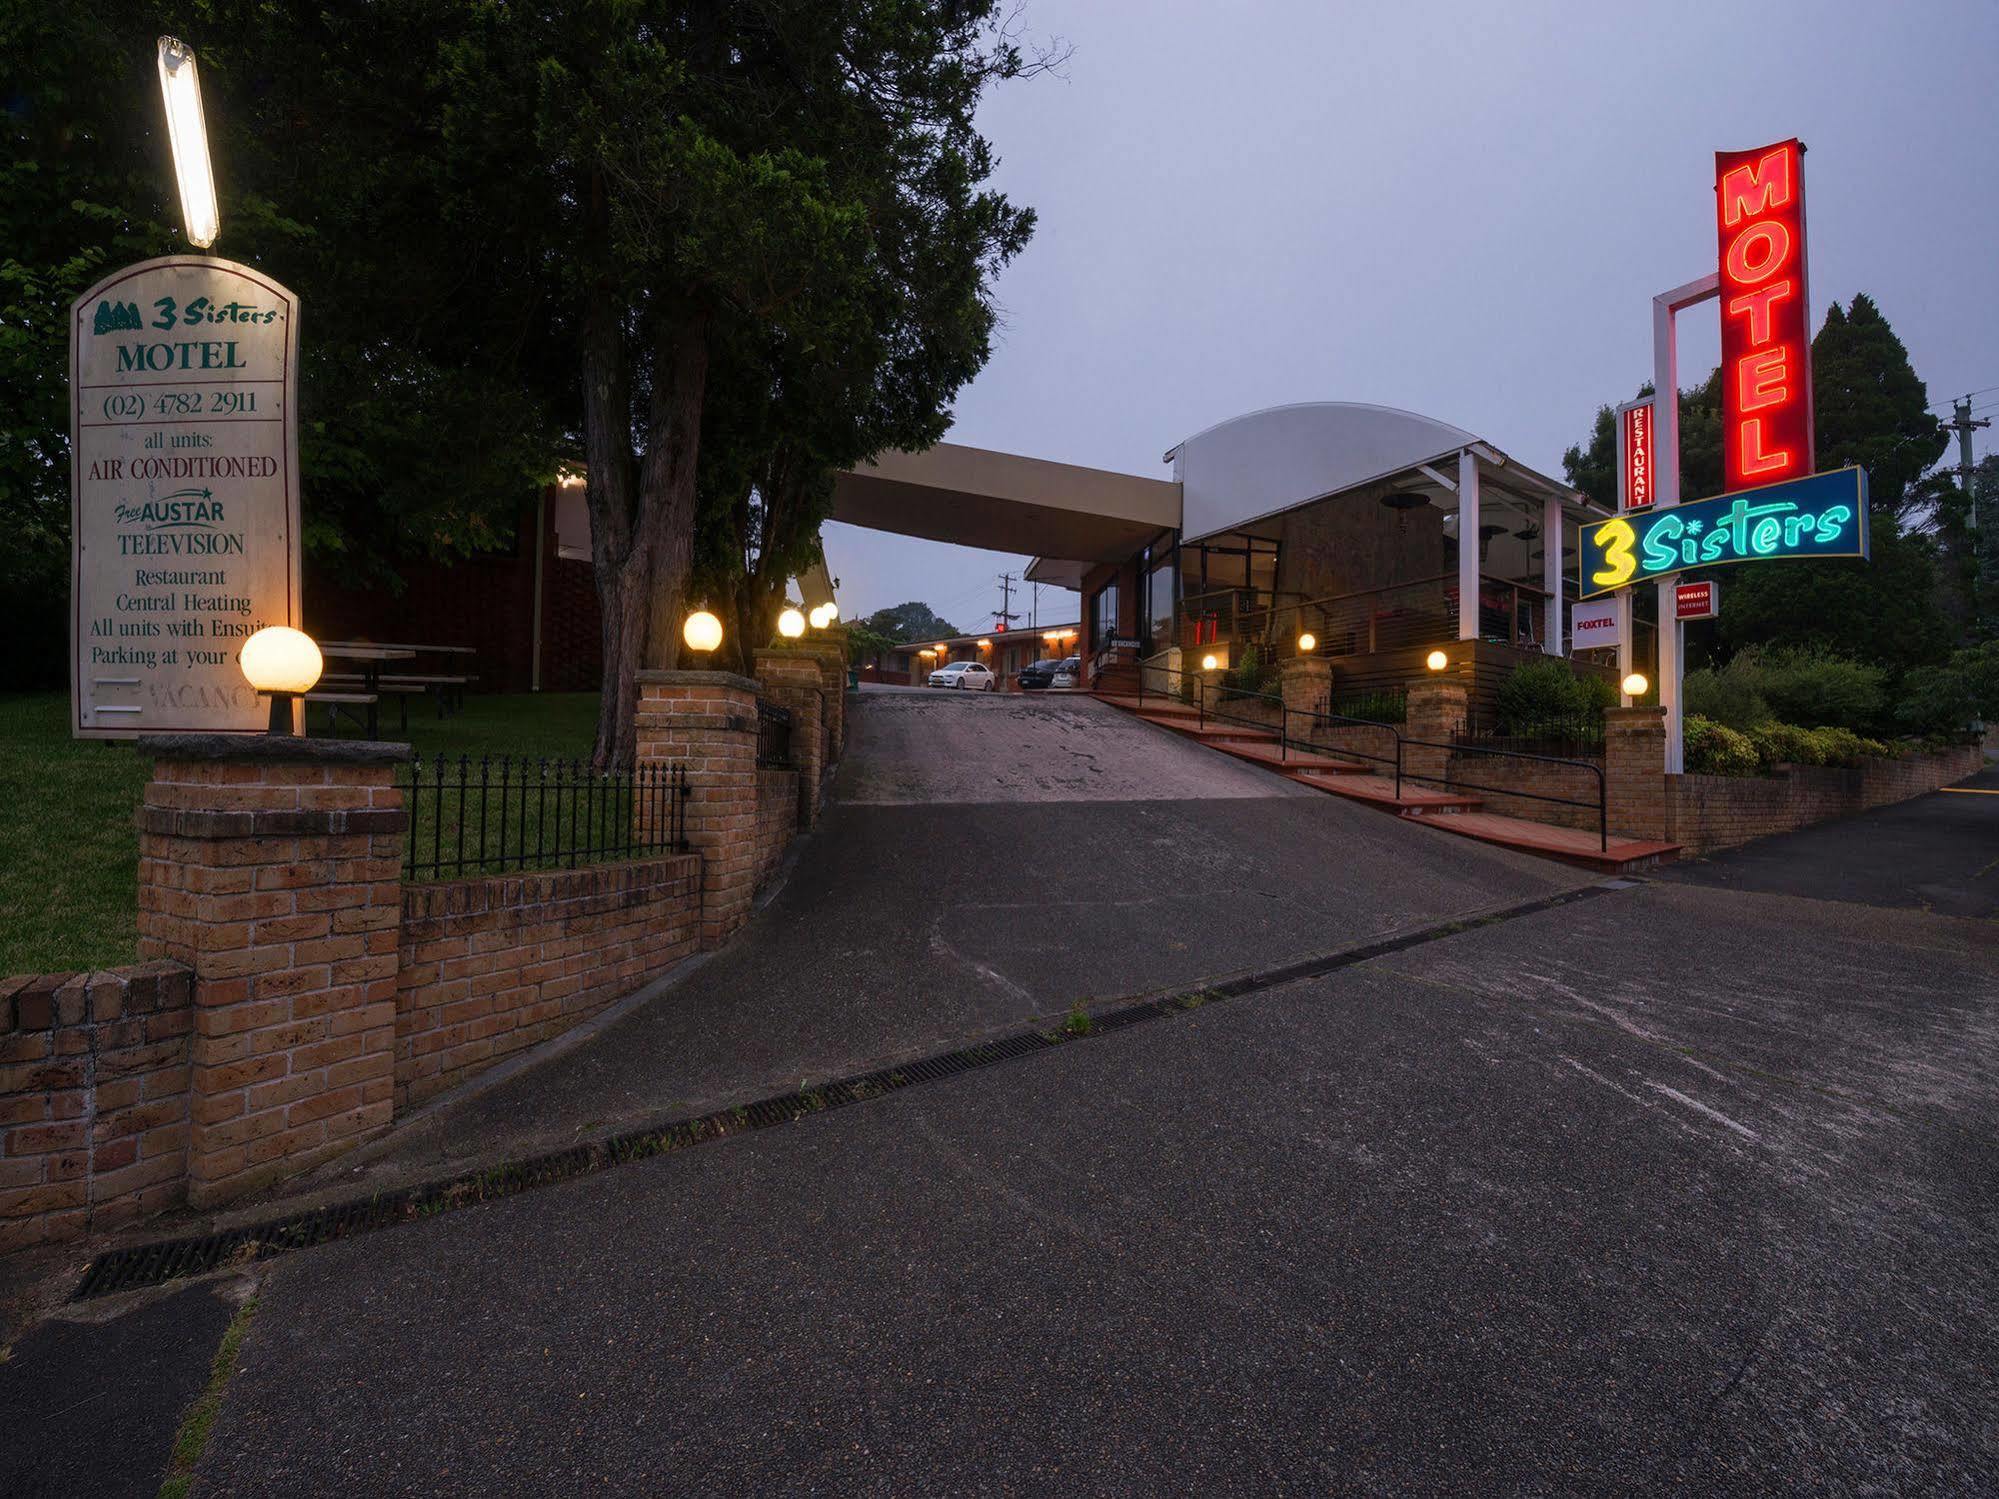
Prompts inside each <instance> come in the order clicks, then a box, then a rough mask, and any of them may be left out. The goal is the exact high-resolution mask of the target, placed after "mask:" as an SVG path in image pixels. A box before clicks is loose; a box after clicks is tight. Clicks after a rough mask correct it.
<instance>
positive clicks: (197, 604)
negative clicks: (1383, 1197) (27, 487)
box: [69, 255, 299, 739]
mask: <svg viewBox="0 0 1999 1499" xmlns="http://www.w3.org/2000/svg"><path fill="white" fill-rule="evenodd" d="M69 362H70V397H71V400H70V462H71V474H70V518H71V539H70V569H71V595H72V598H71V605H70V674H71V675H70V684H71V685H70V699H71V705H72V706H71V725H70V727H71V732H72V733H73V734H74V735H75V736H77V737H78V738H95V739H108V738H121V737H127V736H130V735H134V734H143V733H160V732H163V731H165V732H173V731H202V732H213V731H235V732H241V733H255V732H258V731H261V730H262V729H263V728H264V726H265V724H266V723H267V722H268V719H269V709H268V705H266V704H265V703H263V702H262V700H261V699H259V698H258V696H257V694H256V692H255V691H254V690H252V688H251V687H250V684H249V683H248V682H246V681H245V680H244V679H243V672H242V669H241V668H240V666H239V665H238V664H237V656H238V653H239V652H240V651H241V650H242V646H243V642H244V641H245V640H247V639H248V638H249V637H250V636H251V635H252V634H254V633H255V632H256V631H258V630H260V629H262V628H263V627H264V626H265V625H293V626H296V625H297V624H298V623H299V546H298V538H299V520H298V512H299V485H298V420H297V413H298V298H297V297H295V296H293V295H292V293H291V292H290V291H288V290H286V289H285V288H284V287H283V286H280V285H279V284H278V283H277V282H276V281H273V280H272V279H271V278H270V277H268V276H265V275H263V274H262V273H260V272H258V271H255V270H252V269H251V268H250V267H248V266H244V265H237V264H235V263H234V262H233V261H227V260H218V259H215V258H214V257H212V256H205V255H172V256H167V257H165V258H163V259H159V260H147V261H142V262H140V263H139V264H138V265H131V266H127V267H125V269H123V270H121V271H118V272H115V273H114V274H112V275H110V276H107V277H105V279H104V280H102V281H100V282H98V283H97V285H95V286H93V287H92V288H91V289H90V290H89V291H87V292H85V293H84V294H83V296H82V297H80V298H79V299H78V300H77V302H76V304H75V305H74V306H73V307H72V308H71V309H70V339H69Z"/></svg>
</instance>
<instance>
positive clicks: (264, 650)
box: [237, 625, 326, 735]
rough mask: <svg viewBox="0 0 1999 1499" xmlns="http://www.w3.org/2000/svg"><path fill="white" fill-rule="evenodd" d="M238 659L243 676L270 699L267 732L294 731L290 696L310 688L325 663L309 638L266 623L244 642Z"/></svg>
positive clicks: (301, 633)
mask: <svg viewBox="0 0 1999 1499" xmlns="http://www.w3.org/2000/svg"><path fill="white" fill-rule="evenodd" d="M237 662H238V664H239V665H240V666H241V667H242V668H243V679H244V680H245V681H246V682H248V683H249V684H250V685H251V686H252V687H254V688H256V689H257V693H258V695H259V696H260V697H265V696H267V697H269V698H270V700H271V723H270V732H271V733H273V734H280V735H289V734H291V733H293V732H294V730H293V729H292V699H293V698H295V697H298V696H300V695H301V694H303V693H307V692H310V691H312V689H313V685H314V684H315V683H316V682H318V681H319V674H320V672H321V670H323V669H324V667H325V665H326V663H325V662H324V661H323V660H322V659H321V657H320V654H319V647H318V646H317V645H315V644H313V640H312V637H311V636H310V635H308V634H306V633H305V631H303V630H294V629H292V628H291V627H290V626H288V625H267V626H265V628H263V629H261V630H259V631H258V632H257V633H256V634H254V635H252V636H251V637H250V638H249V639H248V640H246V641H244V642H243V653H242V654H241V655H240V656H239V657H237Z"/></svg>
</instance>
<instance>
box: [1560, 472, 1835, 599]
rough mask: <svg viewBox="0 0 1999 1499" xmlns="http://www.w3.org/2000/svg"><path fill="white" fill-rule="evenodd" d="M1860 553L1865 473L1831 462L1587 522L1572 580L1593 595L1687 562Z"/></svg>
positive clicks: (1693, 564)
mask: <svg viewBox="0 0 1999 1499" xmlns="http://www.w3.org/2000/svg"><path fill="white" fill-rule="evenodd" d="M1865 556H1867V474H1866V471H1865V470H1863V469H1858V468H1837V469H1833V470H1831V471H1830V472H1829V473H1823V474H1812V475H1810V476H1809V477H1807V478H1803V479H1787V480H1785V481H1784V482H1783V483H1781V484H1766V485H1764V486H1763V487H1762V488H1760V489H1746V490H1743V491H1741V492H1740V493H1737V494H1725V495H1722V496H1720V497H1719V498H1717V499H1712V500H1697V501H1695V502H1694V503H1693V504H1691V505H1675V506H1673V507H1672V508H1671V509H1667V510H1654V511H1652V512H1650V513H1649V514H1628V515H1621V516H1619V517H1618V518H1617V519H1615V520H1607V521H1603V522H1601V523H1599V524H1597V525H1594V526H1585V527H1584V528H1583V532H1582V546H1581V548H1580V558H1579V560H1578V567H1579V574H1580V575H1579V579H1578V581H1579V582H1580V583H1581V595H1582V597H1584V598H1593V597H1595V596H1596V595H1597V594H1601V593H1609V592H1611V591H1612V590H1614V589H1618V588H1625V587H1628V586H1629V585H1631V584H1633V583H1644V582H1648V581H1650V580H1651V579H1654V578H1664V577H1667V576H1669V575H1671V574H1673V573H1677V572H1681V571H1684V570H1685V569H1687V568H1690V567H1702V568H1706V567H1719V566H1721V565H1723V564H1725V563H1729V562H1768V561H1770V560H1772V559H1774V558H1779V557H1863V558H1864V557H1865Z"/></svg>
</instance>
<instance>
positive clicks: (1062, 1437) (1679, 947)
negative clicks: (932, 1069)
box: [202, 885, 1999, 1495]
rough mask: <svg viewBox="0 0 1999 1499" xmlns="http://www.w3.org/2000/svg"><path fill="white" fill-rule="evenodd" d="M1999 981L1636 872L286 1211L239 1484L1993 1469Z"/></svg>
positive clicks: (1885, 939) (1844, 920) (1968, 951)
mask: <svg viewBox="0 0 1999 1499" xmlns="http://www.w3.org/2000/svg"><path fill="white" fill-rule="evenodd" d="M1995 989H1999V942H1996V941H1995V934H1994V932H1993V930H1992V928H1991V927H1990V925H1989V924H1987V923H1980V922H1970V921H1961V920H1950V919H1943V918H1937V917H1931V916H1926V915H1923V914H1921V913H1917V912H1907V911H1895V910H1872V909H1863V908H1856V907H1851V906H1831V905H1827V904H1825V903H1822V902H1814V901H1806V900H1798V899H1795V898H1790V897H1776V896H1753V897H1747V898H1744V897H1740V896H1736V895H1732V894H1727V893H1720V892H1715V891H1711V890H1705V889H1699V888H1687V887H1676V886H1668V885H1642V886H1638V887H1635V888H1632V889H1629V890H1625V891H1620V892H1615V893H1612V894H1607V895H1603V896H1600V897H1597V898H1595V899H1592V900H1589V901H1587V902H1584V903H1582V904H1580V905H1577V906H1572V907H1567V908H1564V909H1563V910H1562V911H1560V912H1548V913H1544V914H1541V915H1536V916H1531V917H1525V918H1522V919H1519V920H1517V921H1514V922H1511V923H1509V924H1506V925H1503V926H1499V927H1495V928H1488V929H1485V930H1482V931H1479V932H1475V933H1470V934H1467V935H1463V936H1458V937H1452V938H1448V939H1445V940H1441V941H1437V942H1434V943H1431V944H1428V945H1425V946H1422V947H1419V948H1415V949H1412V950H1410V951H1407V952H1404V953H1401V954H1398V955H1396V956H1394V957H1391V958H1386V959H1382V960H1380V961H1377V962H1373V963H1369V964H1366V965H1363V966H1361V967H1358V968H1354V969H1349V970H1346V971H1344V972H1341V973H1339V974H1336V975H1334V976H1332V977H1330V978H1326V979H1322V980H1318V981H1315V982H1309V983H1300V984H1296V985H1293V986H1290V987H1288V988H1285V989H1282V990H1278V991H1273V992H1267V993H1263V994H1260V995H1254V996H1249V997H1245V998H1242V999H1238V1000H1234V1001H1229V1002H1226V1003H1223V1004H1217V1005H1214V1006H1212V1007H1209V1008H1205V1009H1202V1010H1198V1011H1195V1012H1193V1013H1191V1014H1187V1015H1183V1016H1180V1017H1177V1018H1175V1019H1172V1020H1167V1021H1161V1022H1158V1023H1155V1024H1152V1025H1149V1026H1146V1027H1142V1028H1139V1029H1135V1030H1131V1031H1125V1032H1121V1033H1117V1034H1112V1035H1107V1036H1103V1037H1100V1038H1093V1039H1090V1040H1086V1041H1084V1042H1082V1043H1080V1044H1075V1045H1071V1046H1067V1047H1064V1048H1062V1049H1060V1050H1058V1051H1056V1052H1054V1053H1052V1054H1048V1055H1044V1056H1041V1057H1038V1058H1034V1059H1032V1060H1030V1061H1026V1062H1021V1063H1015V1064H1009V1065H1007V1066H1005V1067H1002V1068H996V1069H994V1070H992V1071H989V1072H986V1073H981V1074H975V1075H972V1076H968V1077H964V1078H960V1079H957V1080H955V1081H952V1082H948V1083H944V1084H937V1085H932V1086H930V1087H928V1088H925V1089H921V1090H914V1091H911V1092H909V1093H906V1094H899V1095H892V1096H891V1097H890V1098H888V1099H886V1100H883V1101H881V1102H879V1103H875V1104H867V1105H862V1106H859V1107H855V1108H851V1109H848V1110H844V1111H841V1112H839V1113H835V1114H829V1115H824V1116H820V1117H818V1118H815V1119H813V1120H810V1121H808V1122H806V1123H802V1124H799V1125H795V1126H791V1127H788V1128H785V1129H783V1130H779V1131H767V1132H763V1133H759V1134H754V1135H749V1136H744V1137H740V1138H737V1139H733V1140H729V1141H725V1142H723V1143H720V1144H718V1145H714V1146H710V1147H703V1148H700V1149H697V1150H694V1151H691V1152H688V1153H686V1154H684V1155H681V1156H677V1157H670V1158H666V1159H663V1160H658V1161H654V1162H651V1163H648V1164H645V1165H640V1166H633V1167H627V1168H622V1169H619V1170H616V1171H612V1172H609V1173H606V1174H603V1175H601V1176H598V1177H594V1178H590V1179H587V1180H583V1181H579V1182H575V1183H572V1184H570V1185H567V1186H564V1187H560V1188H555V1189H551V1190H548V1191H544V1192H539V1193H534V1194H529V1195H526V1196H522V1197H519V1198H515V1199H512V1200H509V1201H506V1202H501V1203H495V1204H489V1205H487V1206H485V1207H481V1208H478V1209H474V1210H470V1211H467V1212H463V1213H458V1214H453V1215H450V1216H447V1217H443V1218H439V1219H436V1220H433V1221H431V1222H428V1223H425V1224H421V1225H417V1226H412V1227H409V1228H404V1229H398V1230H395V1231H392V1232H389V1233H384V1234H380V1235H376V1236H373V1237H370V1238H367V1239H362V1240H357V1241H353V1242H351V1243H348V1244H344V1245H339V1246H335V1247H333V1248H330V1249H326V1250H322V1251H315V1252H313V1253H311V1254H306V1255H300V1256H296V1257H294V1258H292V1259H289V1260H285V1261H281V1262H278V1263H277V1264H275V1265H274V1266H273V1267H272V1269H271V1270H270V1272H269V1275H268V1278H267V1284H266V1287H265V1290H264V1294H263V1310H262V1313H261V1314H260V1317H259V1320H258V1323H257V1326H256V1328H255V1330H254V1331H253V1333H252V1337H251V1344H250V1348H249V1351H248V1355H247V1357H246V1359H245V1362H244V1368H243V1371H242V1373H241V1374H240V1375H239V1376H238V1378H237V1381H236V1384H235V1385H234V1387H233V1388H232V1391H231V1395H230V1398H229V1402H228V1405H227V1409H226V1411H225V1414H224V1417H223V1419H222V1421H221V1423H220V1425H219V1428H218V1430H217V1434H216V1437H215V1443H214V1445H213V1447H212V1448H211V1449H210V1453H209V1457H208V1460H207V1461H206V1462H205V1464H204V1466H203V1469H202V1476H203V1479H204V1483H205V1488H204V1491H205V1492H207V1493H211V1494H244V1495H248V1494H260V1495H266V1494H310V1493H324V1492H328V1491H333V1490H338V1489H340V1488H343V1487H347V1486H359V1487H373V1488H375V1489H378V1490H385V1491H391V1492H416V1491H421V1492H426V1493H448V1494H472V1493H495V1492H498V1493H539V1492H548V1491H555V1490H559V1491H576V1490H581V1489H600V1490H603V1491H605V1492H674V1491H687V1490H701V1491H708V1490H714V1489H724V1488H726V1489H730V1490H739V1491H755V1492H764V1491H774V1492H798V1493H804V1492H862V1493H884V1494H886V1493H906V1492H961V1491H971V1490H977V1491H981V1492H1001V1493H1049V1492H1085V1493H1129V1492H1173V1493H1184V1492H1190V1491H1194V1492H1203V1493H1208V1492H1214V1493H1235V1492H1245V1493H1246V1492H1253V1491H1267V1490H1273V1489H1294V1490H1298V1491H1304V1492H1316V1491H1324V1490H1328V1489H1336V1490H1349V1489H1385V1490H1390V1491H1399V1492H1410V1491H1424V1492H1467V1493H1472V1492H1490V1491H1492V1490H1494V1489H1510V1490H1520V1489H1525V1490H1529V1491H1536V1492H1540V1491H1550V1490H1557V1491H1577V1490H1591V1491H1599V1492H1607V1491H1618V1492H1627V1491H1632V1490H1636V1489H1662V1488H1667V1487H1673V1488H1696V1487H1698V1488H1700V1489H1703V1490H1720V1491H1724V1492H1742V1493H1752V1492H1760V1493H1767V1492H1776V1491H1800V1490H1804V1491H1815V1492H1818V1491H1832V1492H1853V1491H1857V1490H1860V1489H1862V1488H1868V1487H1873V1488H1875V1489H1877V1490H1885V1491H1891V1492H1921V1491H1929V1492H1952V1493H1971V1492H1989V1491H1990V1490H1991V1488H1992V1487H1993V1485H1994V1484H1995V1483H1999V1460H1995V1453H1999V1414H1995V1413H1999V1373H1996V1372H1995V1371H1999V1361H1995V1357H1994V1355H1995V1352H1999V1348H1995V1343H1994V1334H1993V1321H1992V1311H1993V1307H1994V1294H1993V1293H1994V1289H1995V1286H1994V1282H1995V1276H1996V1275H1999V1270H1995V1267H1999V1242H1995V1238H1999V1234H1995V1223H1999V1162H1996V1161H1995V1156H1994V1153H1993V1151H1992V1149H1991V1141H1992V1124H1993V1120H1994V1118H1995V1106H1999V1097H1995V1087H1999V1069H1995V1068H1994V1066H1993V1063H1994V1061H1995V1057H1999V1030H1995V1025H1994V1018H1993V1011H1992V996H1993V994H1994V992H1995Z"/></svg>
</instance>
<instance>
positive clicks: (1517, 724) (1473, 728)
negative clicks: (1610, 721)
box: [1451, 709, 1603, 759]
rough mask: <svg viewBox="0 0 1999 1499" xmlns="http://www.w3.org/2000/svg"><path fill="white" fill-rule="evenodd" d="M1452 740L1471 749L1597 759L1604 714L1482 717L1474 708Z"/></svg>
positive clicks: (1601, 742) (1601, 739)
mask: <svg viewBox="0 0 1999 1499" xmlns="http://www.w3.org/2000/svg"><path fill="white" fill-rule="evenodd" d="M1451 741H1452V743H1454V744H1461V745H1465V746H1467V747H1471V748H1483V749H1501V750H1517V751H1520V752H1521V753H1524V754H1535V755H1554V756H1557V757H1562V758H1575V759H1593V758H1597V757H1599V756H1601V755H1602V754H1603V714H1602V713H1601V712H1596V713H1564V714H1538V715H1535V716H1533V717H1531V718H1524V719H1511V720H1482V719H1481V718H1480V716H1479V714H1478V712H1477V710H1476V709H1474V710H1473V712H1472V713H1471V715H1470V717H1469V718H1467V720H1466V722H1465V726H1464V728H1462V729H1460V730H1459V731H1458V732H1457V733H1455V734H1453V735H1452V736H1451Z"/></svg>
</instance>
